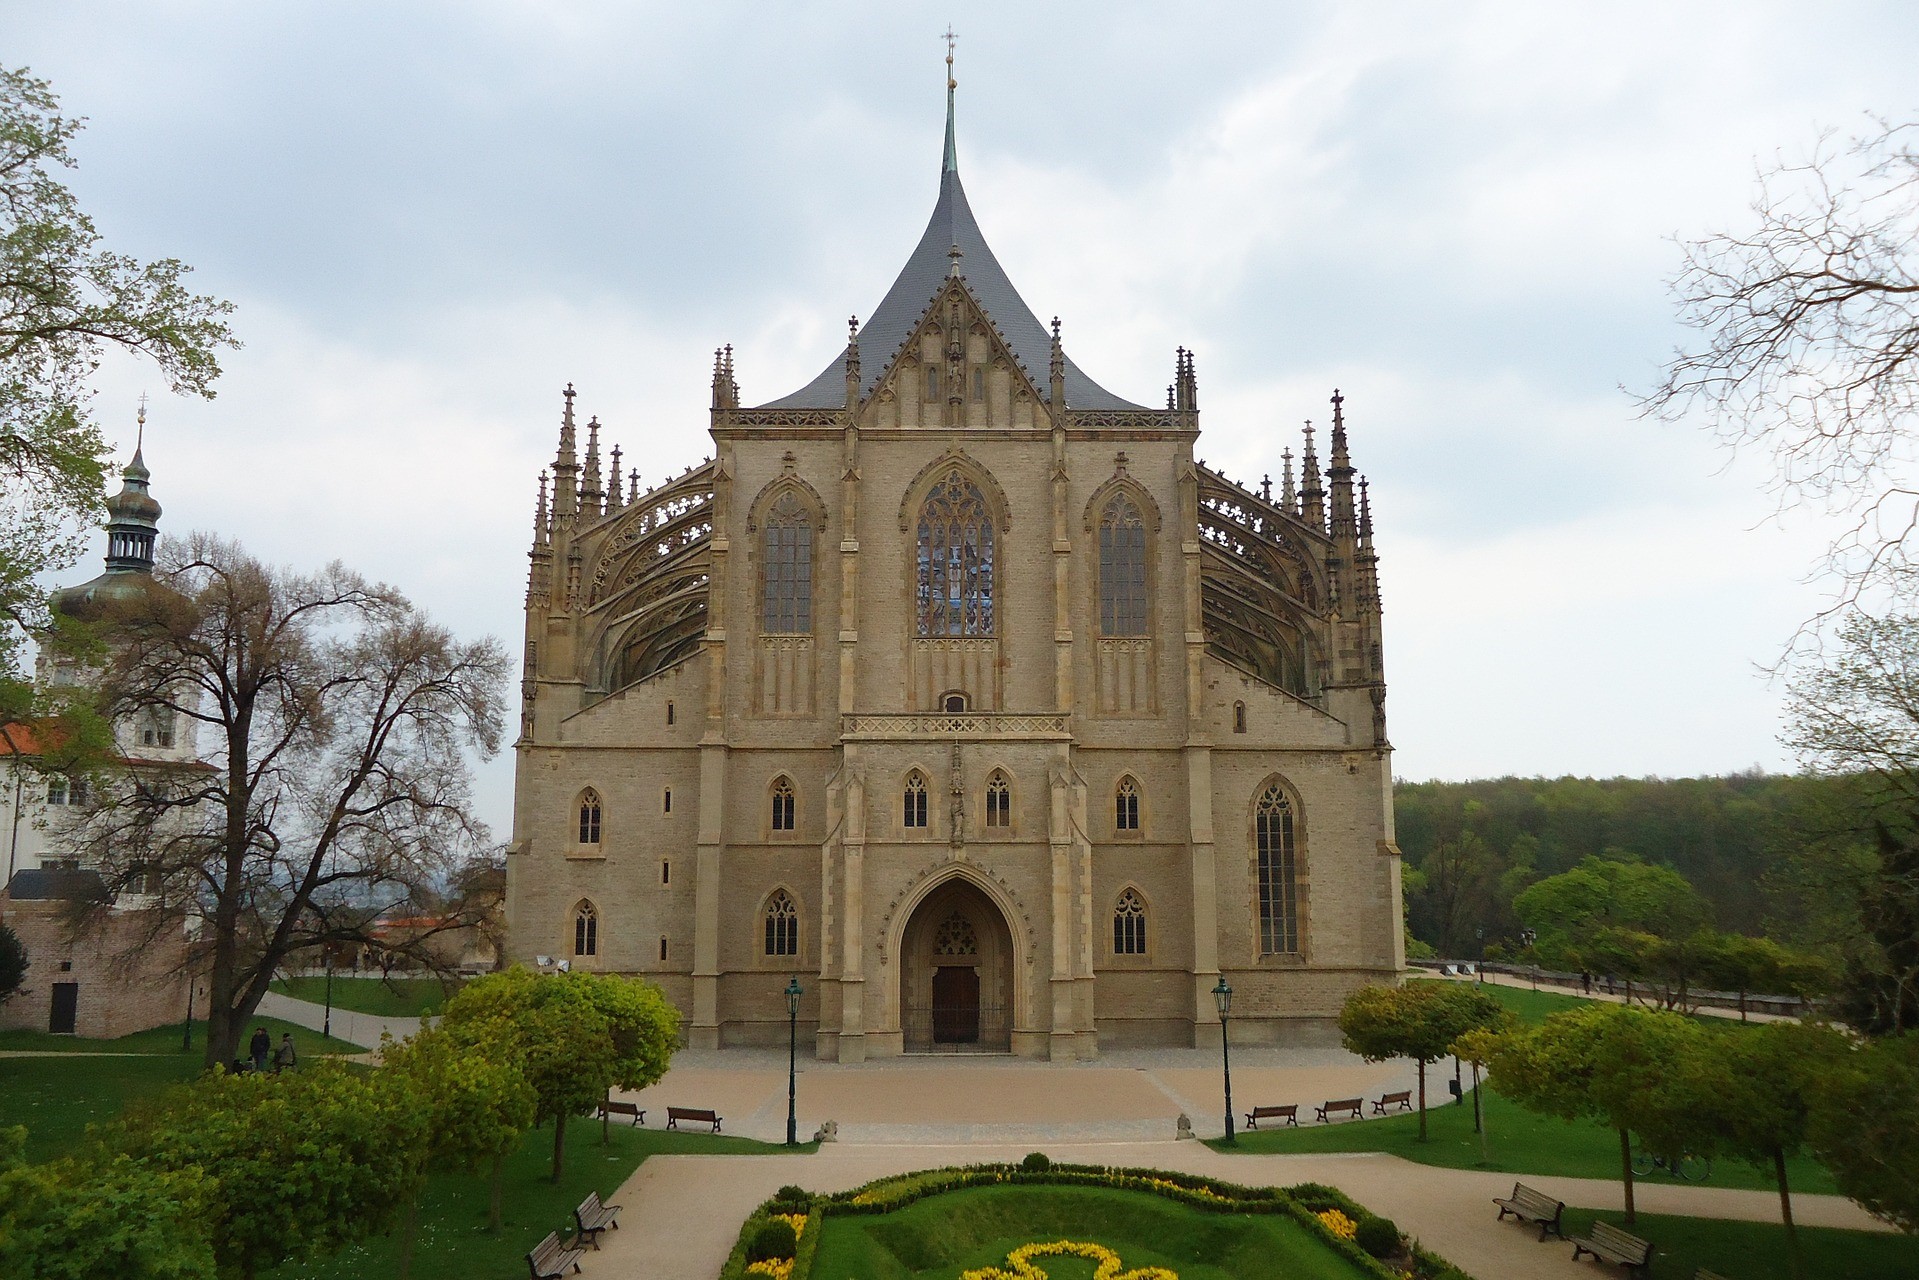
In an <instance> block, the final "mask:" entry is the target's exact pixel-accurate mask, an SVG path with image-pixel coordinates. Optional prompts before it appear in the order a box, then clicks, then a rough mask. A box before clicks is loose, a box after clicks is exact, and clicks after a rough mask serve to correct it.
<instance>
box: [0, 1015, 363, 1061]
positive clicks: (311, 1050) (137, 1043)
mask: <svg viewBox="0 0 1919 1280" xmlns="http://www.w3.org/2000/svg"><path fill="white" fill-rule="evenodd" d="M254 1027H265V1028H266V1029H267V1030H268V1031H269V1032H270V1033H271V1034H272V1036H273V1043H274V1044H276V1045H277V1044H279V1043H280V1036H281V1035H282V1034H283V1033H284V1032H288V1031H291V1032H292V1033H293V1046H294V1048H295V1049H297V1050H298V1051H299V1052H300V1054H301V1055H302V1056H305V1055H308V1054H322V1053H365V1052H366V1050H365V1049H363V1048H361V1047H360V1046H359V1045H357V1044H348V1043H347V1042H346V1041H345V1040H341V1039H337V1038H333V1037H327V1036H322V1035H321V1034H320V1033H319V1032H317V1031H309V1030H307V1029H306V1028H305V1027H296V1026H294V1025H293V1024H292V1023H291V1022H282V1021H280V1020H279V1019H278V1018H255V1019H254V1020H253V1021H252V1022H250V1023H248V1024H247V1035H249V1036H250V1035H252V1034H253V1028H254ZM206 1047H207V1024H206V1023H204V1022H195V1023H194V1024H193V1049H192V1051H191V1056H192V1058H193V1060H194V1061H196V1062H198V1061H199V1059H200V1055H201V1054H202V1053H205V1052H206ZM0 1050H19V1051H23V1052H29V1053H160V1054H168V1053H170V1054H179V1053H180V1024H179V1023H177V1022H175V1023H171V1024H169V1025H167V1026H164V1027H154V1028H152V1029H150V1030H147V1031H136V1032H134V1033H133V1034H132V1035H130V1036H121V1037H120V1038H119V1039H118V1040H82V1039H80V1038H79V1037H78V1036H56V1035H52V1034H49V1033H48V1032H45V1031H0ZM182 1056H186V1055H182Z"/></svg>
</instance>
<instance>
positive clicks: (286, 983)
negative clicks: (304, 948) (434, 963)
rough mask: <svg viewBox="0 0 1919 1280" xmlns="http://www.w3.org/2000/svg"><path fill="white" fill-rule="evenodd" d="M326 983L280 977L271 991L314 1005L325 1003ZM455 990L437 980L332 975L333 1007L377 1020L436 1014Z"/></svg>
mask: <svg viewBox="0 0 1919 1280" xmlns="http://www.w3.org/2000/svg"><path fill="white" fill-rule="evenodd" d="M326 988H327V981H326V978H325V977H324V976H321V977H318V978H313V977H305V978H281V979H280V980H279V981H277V982H275V983H274V984H273V989H274V990H275V991H277V992H278V993H280V994H281V995H283V996H292V997H293V998H294V999H295V1000H307V1001H311V1002H312V1003H314V1004H324V1003H325V1002H326ZM457 990H459V984H458V983H457V982H456V983H454V984H452V985H451V986H447V985H443V984H442V983H441V982H440V980H439V979H438V978H343V977H341V976H340V975H339V974H337V973H336V974H334V975H333V1007H334V1008H336V1009H351V1010H353V1011H354V1012H355V1013H370V1014H372V1015H373V1016H374V1017H377V1018H421V1017H425V1016H427V1015H429V1014H435V1013H438V1012H439V1011H440V1007H441V1006H442V1005H444V1004H445V1003H446V1001H447V997H448V996H450V995H451V994H452V993H453V992H454V991H457Z"/></svg>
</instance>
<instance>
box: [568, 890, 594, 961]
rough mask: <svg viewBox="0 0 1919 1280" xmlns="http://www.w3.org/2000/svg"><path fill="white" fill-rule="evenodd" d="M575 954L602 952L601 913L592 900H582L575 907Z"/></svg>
mask: <svg viewBox="0 0 1919 1280" xmlns="http://www.w3.org/2000/svg"><path fill="white" fill-rule="evenodd" d="M573 954H574V955H576V956H597V955H598V954H600V913H599V912H598V911H597V910H595V909H594V906H593V904H592V903H590V902H582V903H580V905H579V906H577V907H575V908H573Z"/></svg>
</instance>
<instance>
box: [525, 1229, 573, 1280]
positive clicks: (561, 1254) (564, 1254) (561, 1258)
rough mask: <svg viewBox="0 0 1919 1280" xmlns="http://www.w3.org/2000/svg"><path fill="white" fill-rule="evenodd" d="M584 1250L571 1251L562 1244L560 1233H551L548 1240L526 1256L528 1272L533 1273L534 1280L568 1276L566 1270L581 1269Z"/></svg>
mask: <svg viewBox="0 0 1919 1280" xmlns="http://www.w3.org/2000/svg"><path fill="white" fill-rule="evenodd" d="M585 1252H586V1250H584V1249H569V1248H568V1247H567V1246H565V1245H563V1244H561V1243H560V1233H559V1232H557V1231H549V1232H547V1233H546V1239H544V1240H542V1241H540V1243H538V1244H536V1245H534V1246H533V1252H531V1253H529V1254H527V1255H526V1266H527V1270H529V1271H531V1272H532V1273H533V1280H554V1277H557V1276H562V1275H565V1274H566V1269H567V1268H568V1267H572V1268H573V1269H574V1270H575V1271H578V1270H579V1269H580V1256H581V1255H582V1254H584V1253H585Z"/></svg>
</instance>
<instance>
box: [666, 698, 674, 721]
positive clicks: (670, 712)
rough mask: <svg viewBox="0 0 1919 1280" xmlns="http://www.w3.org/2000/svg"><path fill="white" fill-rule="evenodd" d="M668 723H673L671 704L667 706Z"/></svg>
mask: <svg viewBox="0 0 1919 1280" xmlns="http://www.w3.org/2000/svg"><path fill="white" fill-rule="evenodd" d="M666 722H667V723H668V724H672V723H673V704H672V703H671V702H669V703H667V704H666Z"/></svg>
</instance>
